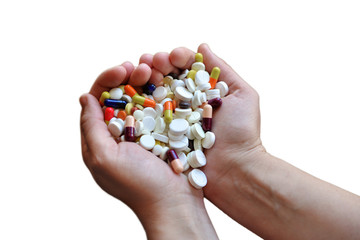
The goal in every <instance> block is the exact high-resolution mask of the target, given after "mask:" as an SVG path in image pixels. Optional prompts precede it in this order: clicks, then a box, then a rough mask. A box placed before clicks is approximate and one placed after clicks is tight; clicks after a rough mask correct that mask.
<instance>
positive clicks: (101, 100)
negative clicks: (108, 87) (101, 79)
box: [99, 91, 110, 106]
mask: <svg viewBox="0 0 360 240" xmlns="http://www.w3.org/2000/svg"><path fill="white" fill-rule="evenodd" d="M108 98H110V93H109V92H107V91H105V92H102V93H101V96H100V99H99V103H100V105H101V106H104V101H105V99H108Z"/></svg>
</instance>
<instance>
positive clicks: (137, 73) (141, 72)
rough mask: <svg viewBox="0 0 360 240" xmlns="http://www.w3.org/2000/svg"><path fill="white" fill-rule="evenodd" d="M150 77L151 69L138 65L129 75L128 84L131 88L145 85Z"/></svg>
mask: <svg viewBox="0 0 360 240" xmlns="http://www.w3.org/2000/svg"><path fill="white" fill-rule="evenodd" d="M150 76H151V68H150V67H149V66H148V65H147V64H145V63H140V64H139V66H137V67H136V68H135V69H134V71H133V72H132V73H131V75H130V79H129V84H130V85H132V86H143V85H145V84H146V83H147V82H148V81H149V79H150Z"/></svg>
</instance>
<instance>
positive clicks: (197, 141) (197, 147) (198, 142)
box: [193, 138, 203, 151]
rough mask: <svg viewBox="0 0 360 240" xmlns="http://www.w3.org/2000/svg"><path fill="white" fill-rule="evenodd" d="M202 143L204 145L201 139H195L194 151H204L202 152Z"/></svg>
mask: <svg viewBox="0 0 360 240" xmlns="http://www.w3.org/2000/svg"><path fill="white" fill-rule="evenodd" d="M201 143H202V140H201V139H197V138H195V139H194V141H193V144H194V150H200V151H202V150H203V148H202V145H201Z"/></svg>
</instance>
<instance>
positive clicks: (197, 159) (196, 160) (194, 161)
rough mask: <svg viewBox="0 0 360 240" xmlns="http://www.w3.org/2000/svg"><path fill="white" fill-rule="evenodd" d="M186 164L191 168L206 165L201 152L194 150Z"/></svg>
mask: <svg viewBox="0 0 360 240" xmlns="http://www.w3.org/2000/svg"><path fill="white" fill-rule="evenodd" d="M188 162H189V164H190V166H191V167H192V168H199V167H203V166H205V165H206V157H205V154H204V153H203V152H202V151H201V150H195V151H193V152H192V153H191V154H190V156H189V157H188Z"/></svg>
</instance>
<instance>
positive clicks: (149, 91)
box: [143, 83, 156, 95]
mask: <svg viewBox="0 0 360 240" xmlns="http://www.w3.org/2000/svg"><path fill="white" fill-rule="evenodd" d="M155 89H156V86H155V84H152V83H148V84H146V85H145V86H144V87H143V91H144V93H146V94H148V95H151V94H152V93H153V92H154V91H155Z"/></svg>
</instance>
